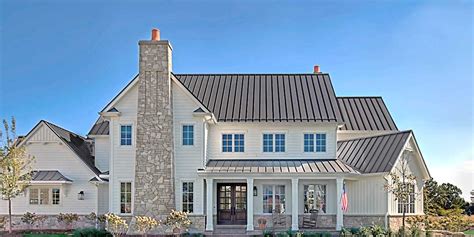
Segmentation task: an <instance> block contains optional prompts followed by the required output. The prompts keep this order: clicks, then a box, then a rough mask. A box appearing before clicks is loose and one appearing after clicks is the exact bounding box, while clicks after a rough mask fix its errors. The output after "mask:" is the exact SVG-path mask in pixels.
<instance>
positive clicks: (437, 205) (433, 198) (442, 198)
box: [423, 179, 469, 216]
mask: <svg viewBox="0 0 474 237" xmlns="http://www.w3.org/2000/svg"><path fill="white" fill-rule="evenodd" d="M461 194H462V191H461V189H459V188H458V187H456V186H455V185H452V184H450V183H443V184H441V185H439V184H438V183H437V182H436V181H434V180H433V179H431V180H428V181H427V182H426V183H425V186H424V193H423V195H424V209H425V212H426V214H429V215H436V216H445V215H448V214H450V213H452V212H457V211H459V210H463V209H465V208H466V207H467V205H469V203H467V202H466V201H465V200H464V199H463V198H462V197H461Z"/></svg>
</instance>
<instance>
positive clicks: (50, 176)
mask: <svg viewBox="0 0 474 237" xmlns="http://www.w3.org/2000/svg"><path fill="white" fill-rule="evenodd" d="M31 180H32V181H37V182H38V181H64V182H72V180H70V179H68V178H66V177H65V176H64V175H63V174H61V172H59V171H57V170H36V171H33V172H32V177H31Z"/></svg>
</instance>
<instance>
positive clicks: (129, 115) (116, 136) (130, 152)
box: [96, 84, 138, 213]
mask: <svg viewBox="0 0 474 237" xmlns="http://www.w3.org/2000/svg"><path fill="white" fill-rule="evenodd" d="M137 103H138V84H137V85H135V86H134V87H132V88H131V89H130V90H129V92H128V93H127V94H125V95H124V96H123V97H122V98H121V99H120V100H119V101H118V102H117V104H116V105H115V108H117V110H118V111H120V116H119V117H112V120H111V123H110V126H111V128H112V129H111V134H110V135H109V139H112V141H110V140H109V141H110V142H111V144H112V147H111V149H112V150H113V151H112V155H113V157H112V160H113V161H112V165H113V167H111V175H112V177H111V180H110V183H109V186H110V189H111V192H110V195H111V196H110V197H109V200H110V201H111V202H112V203H111V205H112V210H110V211H112V212H116V213H118V212H119V211H120V182H132V183H134V180H135V158H136V153H135V151H136V138H137V107H138V104H137ZM126 124H131V125H132V146H121V145H120V126H121V125H126ZM99 145H101V144H99ZM103 145H104V146H106V145H105V144H103ZM109 146H110V144H109ZM96 149H99V150H102V149H105V148H96ZM132 195H133V194H132Z"/></svg>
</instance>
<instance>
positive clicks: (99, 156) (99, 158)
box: [94, 136, 110, 172]
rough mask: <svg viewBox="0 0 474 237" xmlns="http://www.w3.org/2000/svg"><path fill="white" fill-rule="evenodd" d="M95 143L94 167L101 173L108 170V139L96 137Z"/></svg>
mask: <svg viewBox="0 0 474 237" xmlns="http://www.w3.org/2000/svg"><path fill="white" fill-rule="evenodd" d="M94 141H95V166H96V167H97V168H99V170H100V171H101V172H105V171H108V170H109V160H110V140H109V137H108V136H107V137H96V138H94Z"/></svg>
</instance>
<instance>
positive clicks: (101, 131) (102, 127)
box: [88, 120, 109, 135]
mask: <svg viewBox="0 0 474 237" xmlns="http://www.w3.org/2000/svg"><path fill="white" fill-rule="evenodd" d="M88 135H109V121H106V120H102V121H101V120H97V121H96V122H95V124H94V126H92V128H91V130H90V131H89V133H88Z"/></svg>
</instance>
